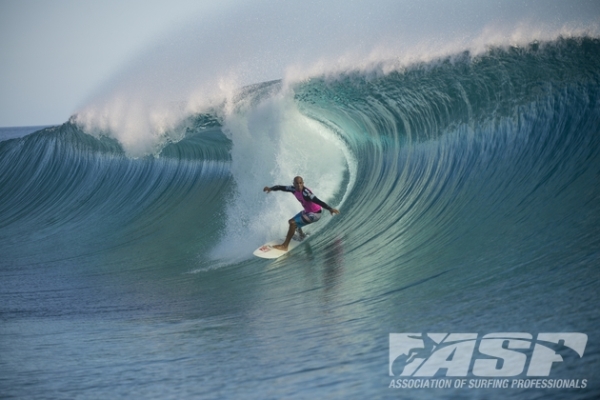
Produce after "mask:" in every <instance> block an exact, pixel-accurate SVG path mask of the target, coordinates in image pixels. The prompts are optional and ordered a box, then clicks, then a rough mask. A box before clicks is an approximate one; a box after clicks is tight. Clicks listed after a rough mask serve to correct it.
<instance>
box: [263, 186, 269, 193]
mask: <svg viewBox="0 0 600 400" xmlns="http://www.w3.org/2000/svg"><path fill="white" fill-rule="evenodd" d="M270 191H271V188H270V187H268V186H265V188H264V189H263V192H267V193H269V192H270Z"/></svg>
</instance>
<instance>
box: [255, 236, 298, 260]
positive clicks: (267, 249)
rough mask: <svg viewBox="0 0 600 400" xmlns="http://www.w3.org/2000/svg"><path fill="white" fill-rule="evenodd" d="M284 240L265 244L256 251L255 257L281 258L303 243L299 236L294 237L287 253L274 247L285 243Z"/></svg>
mask: <svg viewBox="0 0 600 400" xmlns="http://www.w3.org/2000/svg"><path fill="white" fill-rule="evenodd" d="M283 241H284V239H279V240H272V241H270V242H269V243H265V244H263V245H262V246H260V247H259V248H258V249H256V250H254V253H253V254H254V255H255V256H257V257H260V258H279V257H281V256H282V255H284V254H286V253H288V252H289V251H291V250H292V249H294V248H295V247H297V246H298V245H300V244H301V243H302V240H299V238H298V235H294V237H292V240H291V241H290V244H289V245H288V249H287V251H283V250H278V249H276V248H274V247H273V246H275V245H278V244H281V243H283Z"/></svg>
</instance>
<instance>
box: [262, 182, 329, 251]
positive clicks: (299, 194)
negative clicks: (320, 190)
mask: <svg viewBox="0 0 600 400" xmlns="http://www.w3.org/2000/svg"><path fill="white" fill-rule="evenodd" d="M263 191H264V192H267V193H269V192H271V191H284V192H290V193H293V194H294V196H295V197H296V199H298V201H299V202H300V203H301V204H302V207H304V210H302V211H300V212H299V213H298V214H296V215H295V216H294V217H293V218H292V219H290V220H289V221H288V223H289V224H290V228H289V230H288V233H287V236H286V238H285V241H284V242H283V243H282V244H279V245H276V246H273V247H274V248H276V249H278V250H283V251H287V249H288V246H289V244H290V241H291V240H292V236H294V232H295V231H296V229H297V230H298V233H299V234H300V236H301V237H304V233H303V232H302V227H304V226H306V225H308V224H312V223H313V222H317V221H318V220H319V219H321V214H322V211H323V210H322V208H324V209H326V210H328V211H329V212H330V213H331V215H334V214H339V213H340V212H339V211H338V210H337V209H335V208H332V207H329V206H328V205H327V203H325V202H324V201H322V200H319V198H317V196H315V195H314V194H313V192H312V191H311V190H310V189H309V188H307V187H306V186H304V179H302V177H301V176H297V177H295V178H294V183H293V186H281V185H276V186H273V187H268V186H265V188H264V189H263Z"/></svg>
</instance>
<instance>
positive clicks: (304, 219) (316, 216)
mask: <svg viewBox="0 0 600 400" xmlns="http://www.w3.org/2000/svg"><path fill="white" fill-rule="evenodd" d="M321 215H323V211H322V210H321V211H318V212H314V213H313V212H310V213H307V212H306V211H304V210H302V211H300V212H299V213H298V214H296V215H295V216H294V218H292V219H293V220H294V221H295V222H296V227H297V228H302V227H304V226H306V225H308V224H312V223H313V222H317V221H318V220H320V219H321Z"/></svg>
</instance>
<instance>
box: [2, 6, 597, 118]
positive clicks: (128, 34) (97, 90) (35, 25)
mask: <svg viewBox="0 0 600 400" xmlns="http://www.w3.org/2000/svg"><path fill="white" fill-rule="evenodd" d="M306 4H308V5H306ZM305 5H306V6H305ZM532 20H536V21H537V20H543V21H544V24H546V25H554V26H562V25H565V24H572V23H573V22H583V23H584V24H588V25H589V24H590V23H591V24H594V23H595V24H598V23H600V1H598V0H572V1H571V0H568V1H567V0H488V1H484V0H455V1H435V0H419V1H414V0H410V1H404V0H369V1H361V0H353V1H350V0H343V1H340V0H321V1H311V0H306V1H302V2H297V1H289V2H287V3H285V4H284V1H283V0H282V1H273V2H270V1H269V0H203V1H198V0H118V1H117V0H102V1H100V0H94V1H92V0H0V127H12V126H39V125H53V124H61V123H63V122H65V121H67V120H68V119H69V117H70V116H72V115H73V114H74V113H75V112H78V111H79V110H80V109H82V108H84V107H85V106H86V105H87V104H89V103H90V102H93V101H94V99H95V98H97V97H98V96H102V94H103V93H104V94H105V93H106V92H107V88H110V87H112V86H115V85H118V82H119V81H123V80H124V79H125V80H127V79H129V80H130V81H131V82H132V83H131V85H134V83H133V82H134V81H135V80H136V79H137V78H139V76H141V75H143V76H144V78H143V79H137V80H138V83H137V85H138V86H139V85H151V84H154V83H155V82H154V81H156V80H161V81H164V82H166V81H168V80H171V81H173V82H175V81H176V80H179V82H175V83H174V84H173V85H174V86H173V87H176V86H177V85H179V86H185V85H187V84H188V83H189V82H191V81H190V79H192V80H193V79H198V80H201V79H204V80H207V79H212V78H211V77H214V76H215V75H214V74H213V75H210V74H209V72H210V71H209V70H210V69H211V68H213V69H216V68H221V67H228V66H229V65H231V64H232V63H237V66H238V72H239V71H240V70H241V69H243V68H244V66H250V67H252V68H255V69H256V70H257V71H258V70H260V71H259V72H260V73H256V74H255V75H254V77H256V79H271V78H280V77H281V76H275V75H277V74H280V73H281V72H282V71H283V69H282V68H283V67H282V66H278V65H276V64H277V62H278V60H282V59H285V58H286V57H288V59H289V60H292V61H295V60H293V57H296V58H298V59H300V58H302V57H303V56H305V55H307V54H310V55H312V57H313V59H316V57H320V56H322V55H323V54H326V53H335V52H336V51H337V50H338V49H341V48H345V49H350V48H353V47H356V48H360V47H361V46H362V47H364V48H365V49H367V50H368V49H370V48H374V47H376V45H377V42H376V40H375V38H379V37H383V36H385V35H386V34H388V33H389V34H390V37H391V38H394V37H397V38H401V39H402V41H403V44H405V43H408V42H415V43H416V41H417V38H419V37H424V36H427V35H429V36H430V38H432V41H431V42H430V43H432V42H435V41H436V40H437V41H440V39H439V38H447V37H449V36H454V37H460V36H461V35H463V36H465V35H469V31H477V32H482V31H485V30H486V29H488V28H489V27H490V26H495V27H505V28H506V29H505V30H503V29H497V32H500V33H499V34H500V35H507V34H510V31H511V30H513V29H514V27H515V26H517V25H515V24H516V22H515V21H525V25H527V21H532ZM530 25H531V26H535V24H530ZM191 26H195V28H194V29H192V30H190V28H189V27H191ZM201 28H202V29H201ZM436 38H437V39H436ZM207 43H208V44H207ZM211 43H212V45H211ZM161 46H162V49H163V50H161V51H160V52H158V51H155V52H154V53H153V52H152V51H151V50H149V49H152V48H160V47H161ZM211 46H212V47H211ZM194 49H202V52H199V51H198V52H197V53H196V54H195V55H193V54H191V53H193V52H194ZM367 53H368V51H365V54H367ZM257 54H260V57H259V56H257ZM207 55H208V56H209V57H210V58H212V59H211V61H210V62H207V60H206V58H207ZM180 58H181V62H179V59H180ZM258 58H260V59H258ZM257 59H258V60H257ZM140 63H142V64H143V63H145V64H146V65H145V68H140ZM148 64H150V65H148ZM275 67H277V68H275ZM201 69H202V70H204V71H205V72H206V73H205V74H204V75H201V74H199V73H198V71H199V70H201ZM264 71H271V73H270V74H268V73H266V72H264ZM152 76H156V77H158V78H157V79H152ZM132 87H133V86H132ZM121 90H122V91H123V90H128V89H127V85H124V86H121ZM161 90H162V89H161ZM152 93H157V92H156V91H154V92H152Z"/></svg>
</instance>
